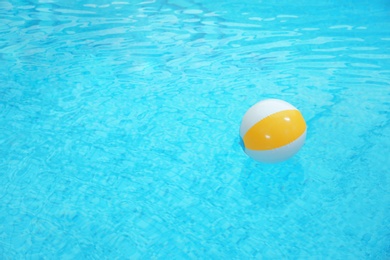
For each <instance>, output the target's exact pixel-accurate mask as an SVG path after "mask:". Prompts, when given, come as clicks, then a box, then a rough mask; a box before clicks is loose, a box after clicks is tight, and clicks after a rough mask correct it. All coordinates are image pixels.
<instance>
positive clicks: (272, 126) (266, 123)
mask: <svg viewBox="0 0 390 260" xmlns="http://www.w3.org/2000/svg"><path fill="white" fill-rule="evenodd" d="M305 131H306V123H305V120H304V119H303V117H302V115H301V113H300V112H299V111H298V110H284V111H280V112H277V113H274V114H272V115H270V116H268V117H266V118H264V119H263V120H261V121H259V122H257V123H256V124H255V125H254V126H252V127H251V128H250V129H249V130H248V132H247V133H246V134H245V136H244V138H243V141H244V145H245V147H246V148H247V149H251V150H271V149H275V148H279V147H282V146H284V145H287V144H289V143H291V142H293V141H294V140H296V139H297V138H298V137H300V136H301V135H302V134H303V133H304V132H305Z"/></svg>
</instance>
